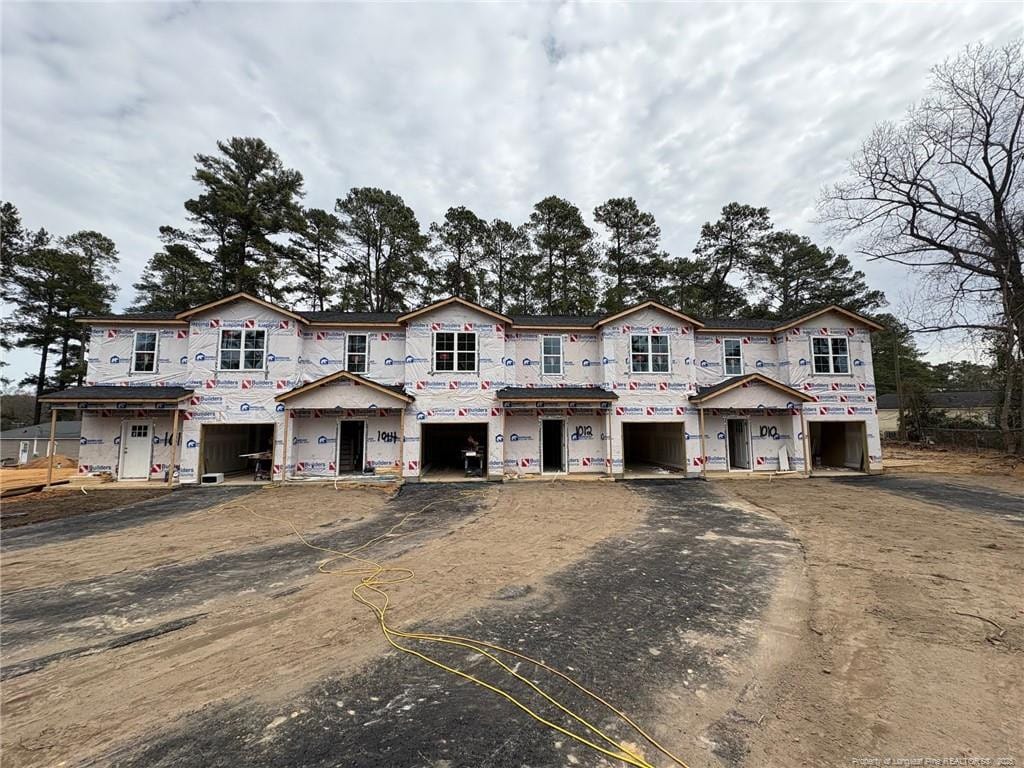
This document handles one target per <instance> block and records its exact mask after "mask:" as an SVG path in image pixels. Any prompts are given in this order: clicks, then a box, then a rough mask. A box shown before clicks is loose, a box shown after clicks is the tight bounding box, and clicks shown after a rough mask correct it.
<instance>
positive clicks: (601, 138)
mask: <svg viewBox="0 0 1024 768" xmlns="http://www.w3.org/2000/svg"><path fill="white" fill-rule="evenodd" d="M0 7H2V22H3V52H2V64H3V83H2V85H3V92H2V157H0V160H2V172H0V183H2V197H3V199H5V200H10V201H12V202H14V203H15V204H16V205H17V206H18V207H19V208H20V210H21V213H22V216H23V219H24V220H25V223H26V224H27V225H28V226H30V227H33V228H35V227H40V226H45V227H46V228H47V229H49V230H50V231H51V232H54V233H57V234H64V233H69V232H73V231H75V230H78V229H97V230H99V231H101V232H103V233H104V234H106V235H108V236H110V237H112V238H113V239H114V240H115V241H116V243H117V245H118V248H119V249H120V252H121V258H122V272H121V275H120V281H119V282H120V284H121V286H122V291H121V296H120V301H119V305H120V306H124V305H125V304H127V303H129V302H130V301H131V299H132V291H131V288H130V286H131V283H132V282H134V281H135V280H136V279H137V277H138V275H139V272H140V270H141V269H142V267H143V265H144V264H145V262H146V260H147V259H148V258H149V257H150V256H151V255H152V254H153V252H154V251H156V250H158V247H159V244H158V239H157V229H158V227H159V226H160V225H161V224H181V223H182V222H183V213H184V212H183V208H182V203H183V201H185V200H186V199H188V198H189V197H190V196H192V195H193V194H194V192H195V186H194V184H193V182H192V181H191V180H190V177H191V174H192V170H193V167H194V163H193V155H194V154H195V153H197V152H211V151H213V150H214V143H215V141H216V140H217V139H221V138H226V137H230V136H233V135H244V136H260V137H262V138H263V139H265V140H266V141H267V142H268V143H269V144H270V145H271V146H272V147H273V148H274V149H276V150H277V151H278V153H279V154H280V155H281V156H282V158H283V160H284V162H285V163H286V164H287V165H289V166H290V167H293V168H297V169H299V170H300V171H301V172H302V173H303V174H304V176H305V179H306V190H307V195H306V203H307V205H315V206H318V207H325V208H330V207H331V206H332V205H333V202H334V200H335V199H336V198H337V197H339V196H342V195H343V194H344V193H345V192H346V191H347V190H348V189H349V188H350V187H353V186H366V185H372V186H379V187H384V188H388V189H391V190H393V191H395V192H397V193H399V194H401V195H402V196H403V197H404V198H405V200H406V202H408V203H409V204H410V205H411V206H412V207H413V208H414V209H415V210H416V212H417V214H418V216H419V218H420V221H421V222H422V223H423V224H424V225H426V224H427V223H429V222H430V221H432V220H434V219H436V218H439V217H440V216H441V215H443V212H444V210H445V209H446V208H447V207H448V206H449V205H452V204H464V205H467V206H469V207H471V208H472V209H473V210H475V211H476V212H477V213H478V214H479V215H481V216H484V217H486V218H492V217H498V216H500V217H502V218H507V219H509V220H511V221H522V220H525V218H526V217H527V216H528V214H529V211H530V208H531V206H532V205H533V203H534V202H536V201H537V200H539V199H541V198H542V197H544V196H546V195H548V194H557V195H562V196H565V197H567V198H569V199H570V200H572V201H573V202H575V203H576V204H577V205H579V206H580V207H581V208H582V209H583V210H584V211H587V212H589V211H592V210H593V208H594V206H595V205H596V204H598V203H600V202H601V201H603V200H605V199H607V198H608V197H611V196H620V195H632V196H633V197H635V198H636V199H637V201H638V202H639V203H640V205H641V206H642V207H644V208H646V209H648V210H650V211H652V212H653V213H654V214H655V215H656V217H657V219H658V222H659V223H660V225H661V227H662V231H663V233H664V239H665V245H666V247H667V248H668V249H669V250H670V252H672V253H675V254H680V255H682V254H687V253H689V252H690V250H691V249H692V248H693V245H694V242H695V240H696V235H697V230H698V228H699V226H700V224H701V223H702V222H704V221H706V220H708V219H714V218H716V214H717V212H718V211H719V210H720V208H721V207H722V205H723V204H725V203H727V202H729V201H731V200H739V201H740V202H746V203H751V204H756V205H766V206H768V207H769V208H770V209H771V211H772V214H773V217H774V219H775V221H776V223H777V225H778V226H780V227H787V228H792V229H795V230H797V231H800V232H804V233H807V234H810V235H812V236H820V235H821V233H820V232H819V231H818V230H817V229H816V228H815V227H814V225H813V224H812V223H811V219H812V218H813V214H814V202H815V199H816V197H817V195H818V192H819V190H820V188H821V187H822V185H823V184H826V183H829V182H830V181H834V180H835V179H836V178H837V177H839V176H840V175H841V173H842V170H843V167H844V162H845V159H846V158H847V157H848V156H849V155H850V154H851V153H852V152H854V151H855V150H856V148H857V146H858V145H859V142H860V141H861V140H862V139H863V138H864V137H865V136H866V135H867V134H868V132H869V130H870V129H871V127H872V125H873V124H874V123H875V122H877V121H880V120H884V119H895V118H898V117H899V116H900V115H901V114H902V112H903V110H904V109H905V107H906V106H907V104H908V103H909V102H911V101H913V100H914V99H916V98H918V97H919V96H920V95H921V93H922V92H923V89H924V87H925V85H926V82H927V74H928V69H929V67H930V66H931V65H932V64H934V63H936V62H938V61H940V60H942V59H943V58H945V57H947V56H950V55H953V54H955V53H956V52H957V51H958V50H959V49H960V48H962V47H963V46H964V45H965V44H967V43H970V42H973V41H977V40H985V41H989V42H999V41H1005V40H1008V39H1011V38H1012V37H1014V36H1019V35H1020V34H1021V31H1022V12H1021V6H1020V4H1018V3H997V2H987V3H974V4H972V3H965V2H964V3H960V2H957V3H874V4H853V3H850V4H811V3H805V4H753V3H747V4H736V5H729V4H690V3H678V4H672V5H654V4H646V5H631V6H623V5H603V4H602V5H586V6H580V5H571V4H542V3H534V4H530V5H522V4H512V3H506V4H468V3H466V4H460V3H446V4H429V3H423V4H415V5H414V4H383V3H380V4H362V5H358V4H346V5H342V4H331V3H257V4H248V3H227V2H221V3H214V4H205V3H184V2H177V3H137V4H136V3H116V2H108V3H97V4H93V3H76V4H58V3H20V2H5V3H3V4H2V6H0ZM845 245H847V246H848V247H849V248H850V250H852V245H850V244H845ZM859 266H861V268H863V269H864V270H865V271H866V272H867V273H868V275H869V278H870V280H871V282H872V283H873V284H874V285H875V286H876V287H879V288H883V289H885V290H886V291H887V293H888V294H889V296H890V300H891V302H892V303H893V305H894V308H895V309H897V310H898V309H899V307H900V306H901V301H903V299H902V298H901V291H904V290H905V289H904V288H903V287H902V286H903V279H902V276H901V275H900V273H898V272H896V271H895V270H894V269H893V268H891V267H886V266H884V265H877V264H866V263H860V264H859ZM963 352H964V350H957V354H960V353H963ZM949 353H950V350H948V349H947V350H935V349H933V350H932V354H933V356H934V355H937V356H939V357H946V356H948V355H949ZM11 362H12V363H13V365H14V367H15V369H20V368H21V367H23V366H24V367H28V366H31V364H32V358H31V355H27V356H23V353H18V354H16V355H15V356H14V357H13V358H12V360H11Z"/></svg>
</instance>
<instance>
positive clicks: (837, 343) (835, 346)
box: [811, 336, 850, 373]
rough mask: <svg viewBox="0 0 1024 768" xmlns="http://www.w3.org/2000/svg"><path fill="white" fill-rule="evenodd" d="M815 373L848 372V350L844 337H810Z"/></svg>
mask: <svg viewBox="0 0 1024 768" xmlns="http://www.w3.org/2000/svg"><path fill="white" fill-rule="evenodd" d="M811 356H812V357H813V358H814V372H815V373H849V372H850V352H849V349H848V348H847V346H846V339H842V338H832V337H830V336H815V337H814V338H812V339H811Z"/></svg>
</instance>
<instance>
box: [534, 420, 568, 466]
mask: <svg viewBox="0 0 1024 768" xmlns="http://www.w3.org/2000/svg"><path fill="white" fill-rule="evenodd" d="M541 424H542V426H541V446H540V451H541V470H542V471H543V472H565V421H564V420H563V419H544V420H543V421H542V422H541Z"/></svg>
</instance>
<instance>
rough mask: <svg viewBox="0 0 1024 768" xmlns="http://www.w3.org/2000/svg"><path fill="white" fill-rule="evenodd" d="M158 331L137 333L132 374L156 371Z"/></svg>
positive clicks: (133, 346) (133, 349)
mask: <svg viewBox="0 0 1024 768" xmlns="http://www.w3.org/2000/svg"><path fill="white" fill-rule="evenodd" d="M156 340H157V333H156V331H136V332H135V341H134V343H133V344H132V373H154V372H155V371H156V343H157V341H156Z"/></svg>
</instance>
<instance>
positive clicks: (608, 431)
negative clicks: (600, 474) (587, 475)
mask: <svg viewBox="0 0 1024 768" xmlns="http://www.w3.org/2000/svg"><path fill="white" fill-rule="evenodd" d="M604 458H605V461H604V467H605V474H606V475H608V477H612V475H613V474H614V473H613V472H612V412H611V410H608V411H605V414H604ZM623 470H625V466H623Z"/></svg>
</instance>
